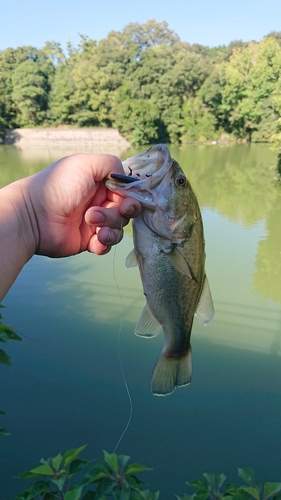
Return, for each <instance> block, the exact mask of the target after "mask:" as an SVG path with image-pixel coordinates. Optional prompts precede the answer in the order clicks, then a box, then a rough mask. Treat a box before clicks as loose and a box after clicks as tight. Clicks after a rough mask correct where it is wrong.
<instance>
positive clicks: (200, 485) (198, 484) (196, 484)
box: [186, 479, 208, 492]
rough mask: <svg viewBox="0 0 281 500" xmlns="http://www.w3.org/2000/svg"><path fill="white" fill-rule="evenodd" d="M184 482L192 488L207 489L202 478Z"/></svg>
mask: <svg viewBox="0 0 281 500" xmlns="http://www.w3.org/2000/svg"><path fill="white" fill-rule="evenodd" d="M186 484H187V485H188V486H191V487H192V488H195V489H196V490H203V491H206V492H207V491H208V486H207V483H206V481H204V480H203V479H195V480H194V481H190V482H189V483H186Z"/></svg>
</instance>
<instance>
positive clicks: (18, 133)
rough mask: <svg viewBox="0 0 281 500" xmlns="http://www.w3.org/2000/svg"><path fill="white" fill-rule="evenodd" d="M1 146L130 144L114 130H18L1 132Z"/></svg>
mask: <svg viewBox="0 0 281 500" xmlns="http://www.w3.org/2000/svg"><path fill="white" fill-rule="evenodd" d="M0 144H3V145H13V146H17V147H20V148H22V147H25V146H32V147H33V148H36V147H40V148H41V147H54V146H55V147H57V146H59V147H61V146H64V147H68V146H79V147H87V148H89V147H90V148H101V149H103V148H108V147H109V146H114V147H118V148H120V149H127V148H129V147H130V146H131V144H130V142H129V141H127V139H125V137H123V136H122V135H121V134H120V133H119V132H118V130H116V129H113V128H108V129H107V128H98V129H90V128H67V127H58V128H38V129H37V128H34V129H32V128H22V129H21V128H16V129H13V130H3V131H2V132H1V131H0Z"/></svg>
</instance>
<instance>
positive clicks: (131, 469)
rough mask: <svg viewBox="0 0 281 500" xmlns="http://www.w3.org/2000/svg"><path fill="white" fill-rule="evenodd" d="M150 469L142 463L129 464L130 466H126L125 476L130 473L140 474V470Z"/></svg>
mask: <svg viewBox="0 0 281 500" xmlns="http://www.w3.org/2000/svg"><path fill="white" fill-rule="evenodd" d="M148 470H152V469H150V468H148V467H145V466H144V465H141V464H137V463H133V464H130V465H128V467H127V468H126V471H125V476H128V475H129V474H138V473H139V472H146V471H148Z"/></svg>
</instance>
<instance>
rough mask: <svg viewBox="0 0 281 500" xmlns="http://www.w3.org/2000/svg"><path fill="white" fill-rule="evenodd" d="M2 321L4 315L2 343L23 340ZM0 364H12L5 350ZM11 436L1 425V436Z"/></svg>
mask: <svg viewBox="0 0 281 500" xmlns="http://www.w3.org/2000/svg"><path fill="white" fill-rule="evenodd" d="M3 307H4V306H2V305H1V304H0V308H1V309H2V308H3ZM2 320H3V317H2V314H0V342H7V340H21V338H20V337H19V335H17V334H16V333H15V332H14V331H13V329H12V328H11V327H10V326H8V325H5V324H4V323H3V322H2ZM0 363H3V364H4V365H10V364H11V361H10V357H9V356H8V354H7V353H6V352H5V351H4V350H3V349H0ZM0 415H5V413H4V412H3V411H2V410H0ZM9 434H10V433H9V432H8V431H7V429H5V427H3V426H2V425H0V435H2V436H8V435H9Z"/></svg>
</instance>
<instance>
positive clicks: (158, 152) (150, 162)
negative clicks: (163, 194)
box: [107, 144, 172, 188]
mask: <svg viewBox="0 0 281 500" xmlns="http://www.w3.org/2000/svg"><path fill="white" fill-rule="evenodd" d="M171 162H172V160H171V156H170V151H169V149H168V148H167V146H165V145H164V144H156V145H155V146H152V147H151V148H149V149H147V150H146V151H143V152H142V153H139V154H137V155H135V156H132V157H131V158H128V159H127V160H125V161H123V163H122V164H123V168H124V171H125V174H111V176H110V177H111V179H113V181H112V182H116V185H121V184H132V183H135V182H137V181H138V182H141V183H143V181H145V184H147V181H149V184H150V187H151V188H152V187H153V185H154V183H155V181H156V184H158V182H159V179H160V178H163V177H164V175H165V174H166V173H167V171H168V170H169V168H170V166H171ZM156 179H157V180H156ZM107 184H108V185H110V180H109V182H108V181H107ZM112 187H113V186H112Z"/></svg>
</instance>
